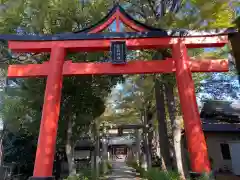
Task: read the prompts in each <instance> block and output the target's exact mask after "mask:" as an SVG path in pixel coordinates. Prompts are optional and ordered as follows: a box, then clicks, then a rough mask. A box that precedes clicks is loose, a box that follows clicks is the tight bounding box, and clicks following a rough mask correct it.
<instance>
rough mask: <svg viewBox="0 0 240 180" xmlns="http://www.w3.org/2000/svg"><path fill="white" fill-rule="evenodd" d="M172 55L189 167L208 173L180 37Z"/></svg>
mask: <svg viewBox="0 0 240 180" xmlns="http://www.w3.org/2000/svg"><path fill="white" fill-rule="evenodd" d="M173 57H174V59H176V61H175V66H176V79H177V85H178V93H179V97H180V104H181V109H182V114H183V119H184V129H185V134H186V138H187V147H188V152H189V155H190V159H191V168H192V171H193V172H206V173H209V172H210V171H211V169H210V163H209V159H208V152H207V145H206V141H205V137H204V134H203V130H202V125H201V121H200V116H199V112H198V107H197V102H196V96H195V88H194V82H193V80H192V72H191V69H190V67H189V62H188V61H189V57H188V55H187V48H186V45H185V44H184V43H183V42H182V41H181V39H179V40H178V42H177V43H176V44H174V45H173Z"/></svg>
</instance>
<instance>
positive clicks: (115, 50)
mask: <svg viewBox="0 0 240 180" xmlns="http://www.w3.org/2000/svg"><path fill="white" fill-rule="evenodd" d="M111 62H112V63H113V64H126V42H125V41H113V42H111Z"/></svg>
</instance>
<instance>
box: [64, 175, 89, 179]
mask: <svg viewBox="0 0 240 180" xmlns="http://www.w3.org/2000/svg"><path fill="white" fill-rule="evenodd" d="M64 180H90V179H89V178H88V177H86V176H81V175H79V174H77V175H74V176H68V177H67V178H66V179H64Z"/></svg>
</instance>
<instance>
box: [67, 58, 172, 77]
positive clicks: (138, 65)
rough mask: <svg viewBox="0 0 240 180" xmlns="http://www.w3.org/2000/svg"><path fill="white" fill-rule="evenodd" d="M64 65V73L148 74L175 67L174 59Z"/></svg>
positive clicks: (170, 70) (168, 71)
mask: <svg viewBox="0 0 240 180" xmlns="http://www.w3.org/2000/svg"><path fill="white" fill-rule="evenodd" d="M67 64H68V65H67V66H64V69H63V73H64V75H84V74H112V75H113V74H143V73H144V74H147V73H170V72H172V69H173V68H174V63H173V61H172V60H165V61H158V60H155V61H131V62H129V63H127V64H125V65H113V64H112V63H71V62H70V61H69V62H68V63H67Z"/></svg>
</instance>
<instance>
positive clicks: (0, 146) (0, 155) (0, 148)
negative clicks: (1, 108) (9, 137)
mask: <svg viewBox="0 0 240 180" xmlns="http://www.w3.org/2000/svg"><path fill="white" fill-rule="evenodd" d="M5 134H6V129H5V127H4V126H3V130H2V132H1V135H0V167H1V166H2V165H3V160H4V149H3V139H4V137H5Z"/></svg>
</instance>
